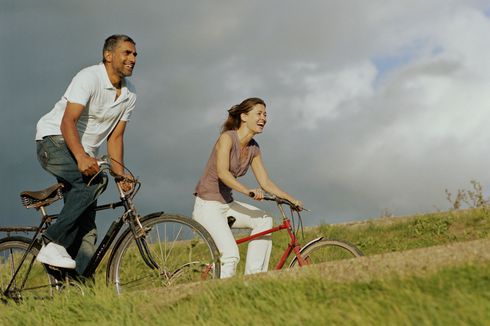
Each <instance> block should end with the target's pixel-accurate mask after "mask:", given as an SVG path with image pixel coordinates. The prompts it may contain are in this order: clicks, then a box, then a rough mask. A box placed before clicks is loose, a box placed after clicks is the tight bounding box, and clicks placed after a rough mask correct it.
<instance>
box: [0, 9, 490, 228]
mask: <svg viewBox="0 0 490 326" xmlns="http://www.w3.org/2000/svg"><path fill="white" fill-rule="evenodd" d="M3 8H4V10H2V13H0V18H1V19H0V40H1V41H2V44H3V45H4V47H5V49H6V50H4V51H2V54H0V56H1V58H2V59H3V60H2V62H3V64H1V65H0V72H1V73H2V76H4V77H3V78H0V86H1V88H0V97H1V98H2V99H3V106H4V109H3V111H2V115H3V118H2V120H1V122H0V127H1V128H0V146H1V148H2V149H3V150H4V154H2V159H1V163H0V164H1V166H0V168H1V171H3V172H2V179H3V183H4V188H3V189H4V190H3V191H2V199H1V200H0V204H1V205H2V207H4V208H5V210H6V215H5V216H15V217H17V216H25V217H23V218H22V219H20V221H21V222H23V223H28V222H29V221H31V219H29V217H28V216H32V215H28V214H26V212H25V211H24V210H22V208H21V207H20V205H18V204H16V202H17V200H18V198H17V196H18V192H20V191H21V190H26V189H29V188H31V189H32V188H42V187H43V186H44V185H46V186H47V185H49V183H50V182H54V179H52V178H51V177H50V176H49V175H48V174H47V173H45V172H44V171H42V170H41V169H40V167H39V166H38V164H37V162H36V158H35V152H34V142H33V137H34V132H35V130H34V128H35V124H36V122H37V120H38V119H39V117H40V116H41V115H42V114H44V113H45V112H47V111H48V110H49V109H50V108H51V107H52V106H53V105H54V103H55V102H56V100H57V99H58V98H59V97H60V96H61V95H62V94H63V92H64V89H65V88H66V86H67V85H68V82H69V80H70V79H71V78H72V77H73V75H74V74H75V73H76V72H77V71H78V70H79V69H80V68H82V67H84V66H86V65H90V64H94V63H96V62H97V61H98V60H100V51H101V49H100V48H101V46H102V41H103V39H104V38H105V37H106V36H107V35H110V34H112V33H115V32H117V33H119V32H122V33H128V34H129V35H131V36H132V37H133V38H134V39H135V40H136V43H137V48H138V52H139V58H138V63H137V66H136V69H135V73H134V76H133V77H132V81H133V83H134V84H135V85H136V87H137V90H138V107H137V111H136V112H135V114H134V117H133V120H132V121H131V123H130V124H129V126H128V131H127V132H128V134H127V137H126V138H127V140H126V144H127V150H126V155H127V159H126V162H127V163H128V165H129V166H130V168H132V170H134V171H135V173H136V174H137V175H139V176H140V177H141V179H142V181H143V188H142V190H141V193H140V195H139V196H138V199H137V204H138V207H140V211H141V212H142V213H145V212H146V213H149V212H151V211H153V210H161V209H164V210H167V211H172V212H180V213H182V214H185V215H189V214H190V211H191V210H192V200H193V197H192V195H191V193H192V191H193V188H194V185H195V183H196V182H197V179H198V178H199V176H200V173H201V171H202V169H203V167H204V164H205V162H206V160H207V158H208V155H209V152H210V150H211V148H212V146H213V144H214V141H215V139H216V137H217V135H218V132H219V127H220V124H221V123H222V121H223V120H224V118H225V117H226V109H228V108H229V107H230V106H231V105H233V104H235V103H237V102H240V101H241V100H242V99H244V98H245V97H249V96H260V97H263V98H264V99H265V100H266V102H267V104H268V116H269V121H268V125H267V127H266V131H265V133H264V134H263V135H260V136H258V138H257V140H258V141H259V143H260V145H261V147H262V149H263V151H264V154H263V155H264V161H265V162H266V165H267V166H268V169H269V173H270V175H271V176H272V177H273V179H274V180H275V181H276V182H277V183H278V184H279V185H281V186H282V187H284V188H285V189H286V190H287V191H289V192H291V193H292V194H294V195H297V196H298V197H300V198H302V199H303V200H304V201H305V203H306V205H307V206H309V207H310V208H311V210H312V213H311V214H310V216H309V217H308V220H307V224H316V223H319V222H323V221H328V222H334V221H345V220H349V219H359V218H367V217H373V216H377V215H379V214H380V213H381V212H383V211H384V210H385V209H389V210H390V211H392V212H393V213H395V214H409V213H417V212H422V211H428V210H433V209H435V208H441V209H444V208H445V207H448V203H446V200H445V194H444V189H445V188H449V189H455V188H461V187H465V186H467V185H469V180H472V179H478V180H479V181H481V183H482V184H483V186H484V187H485V185H487V184H489V183H490V178H489V177H488V176H487V173H486V153H487V152H488V150H489V148H488V147H489V145H488V141H486V140H487V139H488V138H489V136H490V135H489V134H488V133H489V131H487V130H488V128H486V121H489V118H490V117H489V114H490V113H488V112H490V111H489V110H488V106H489V104H490V103H488V102H489V100H488V99H487V98H488V96H487V92H488V89H489V86H490V85H489V84H490V77H489V76H490V73H489V72H490V71H489V70H490V62H489V61H488V59H487V55H486V53H488V52H489V51H488V50H489V48H488V47H489V44H490V43H489V42H487V41H486V39H487V35H489V32H490V21H489V18H488V14H486V13H488V9H489V7H488V5H487V4H486V3H485V1H458V0H450V1H442V0H431V1H422V0H415V1H410V2H391V3H387V2H386V1H369V2H366V1H348V2H325V1H309V2H308V3H307V4H305V3H303V2H297V1H283V2H281V5H278V3H277V2H268V1H265V2H264V1H260V2H259V1H247V2H240V3H238V2H226V3H223V2H215V1H206V2H198V3H192V4H191V3H186V2H169V1H164V2H160V1H150V0H147V1H142V2H140V3H137V4H136V3H133V2H131V1H117V2H116V1H105V2H102V3H99V2H98V1H84V2H83V3H82V2H75V1H65V2H63V4H58V3H55V2H54V1H51V2H50V1H47V2H46V1H45V2H43V5H42V6H41V5H39V3H38V2H37V1H23V2H22V3H20V2H16V1H7V4H6V6H5V7H3ZM94 8H96V9H97V10H95V9H94ZM6 76H8V78H7V77H6ZM244 182H246V183H247V184H252V183H253V178H250V177H248V178H246V179H245V181H244ZM112 196H113V194H112ZM107 198H111V193H108V194H107ZM2 219H3V220H2V223H6V221H7V220H9V221H11V220H12V218H11V217H2ZM101 223H107V222H106V221H105V220H104V221H101Z"/></svg>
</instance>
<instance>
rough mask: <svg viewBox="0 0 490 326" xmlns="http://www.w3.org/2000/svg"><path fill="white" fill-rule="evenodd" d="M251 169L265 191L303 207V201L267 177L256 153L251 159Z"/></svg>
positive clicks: (260, 158)
mask: <svg viewBox="0 0 490 326" xmlns="http://www.w3.org/2000/svg"><path fill="white" fill-rule="evenodd" d="M251 166H252V170H253V172H254V174H255V178H256V179H257V182H258V183H259V185H260V186H261V187H262V189H264V190H265V191H267V192H268V193H271V194H273V195H275V196H277V197H280V198H284V199H287V200H289V201H290V202H292V203H293V204H295V205H296V206H299V207H303V203H302V202H301V201H300V200H298V199H296V198H294V197H293V196H291V195H290V194H288V193H287V192H285V191H284V190H282V189H281V188H279V187H278V186H277V185H276V184H275V183H274V182H272V180H271V179H269V175H268V174H267V171H266V169H265V166H264V163H263V162H262V157H261V155H260V154H259V155H257V156H255V157H254V158H253V159H252V164H251Z"/></svg>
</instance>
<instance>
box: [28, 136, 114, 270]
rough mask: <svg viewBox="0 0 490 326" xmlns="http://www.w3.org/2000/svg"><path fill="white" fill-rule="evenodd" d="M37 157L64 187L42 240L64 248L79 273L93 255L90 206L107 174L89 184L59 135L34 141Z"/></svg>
mask: <svg viewBox="0 0 490 326" xmlns="http://www.w3.org/2000/svg"><path fill="white" fill-rule="evenodd" d="M36 145H37V157H38V160H39V163H41V166H42V167H43V169H45V170H46V171H48V172H49V173H51V174H52V175H54V176H55V177H56V179H57V180H58V182H61V183H63V184H64V185H65V188H64V191H65V192H64V194H63V195H64V196H63V197H64V198H63V199H64V202H65V203H64V205H63V209H62V210H61V212H60V213H59V215H58V218H57V219H56V223H53V224H51V226H50V227H49V228H48V229H47V230H46V232H45V233H44V235H43V236H44V237H46V238H47V239H48V240H50V241H53V242H55V243H57V244H59V245H61V246H63V247H65V248H66V250H67V251H68V253H69V254H70V255H71V256H72V257H75V261H76V264H77V267H76V271H77V272H78V273H80V274H81V273H83V271H84V270H85V267H86V266H87V264H88V262H89V261H90V259H91V258H92V255H93V254H94V252H95V243H96V241H97V228H96V225H95V211H94V209H93V208H94V207H95V206H96V205H97V198H98V197H99V196H100V195H101V194H102V192H104V190H105V189H106V186H107V175H106V174H105V173H100V174H99V175H98V176H97V177H96V178H95V179H94V180H92V182H91V183H90V185H88V182H89V180H90V179H91V177H86V176H84V175H83V174H82V173H81V172H80V170H78V165H77V162H76V160H75V158H74V157H73V155H72V154H71V152H70V150H69V149H68V147H67V146H66V143H65V141H64V139H63V137H62V136H47V137H44V138H43V140H39V141H37V142H36Z"/></svg>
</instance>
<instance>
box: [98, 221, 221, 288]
mask: <svg viewBox="0 0 490 326" xmlns="http://www.w3.org/2000/svg"><path fill="white" fill-rule="evenodd" d="M141 224H142V226H143V229H144V230H145V233H146V235H145V236H144V237H143V239H144V242H145V243H146V245H147V247H148V249H149V250H148V251H149V253H150V255H149V256H150V257H151V258H152V259H153V260H154V261H155V262H156V263H157V265H158V268H151V267H149V266H148V265H147V264H146V263H145V261H144V260H143V259H142V256H141V254H140V250H139V249H138V246H137V242H136V241H135V239H134V236H133V234H132V233H131V232H130V231H129V230H128V231H126V233H125V234H124V235H123V236H122V237H121V239H122V240H120V241H119V242H118V244H117V245H116V246H115V248H114V252H113V254H112V255H111V258H110V260H109V265H108V270H107V281H108V284H114V285H115V287H116V291H117V293H122V292H126V291H133V290H143V289H148V288H155V287H162V286H163V287H166V286H172V285H175V284H183V283H189V282H197V281H202V280H207V279H213V278H219V275H220V264H219V252H218V249H217V248H216V245H215V243H214V241H213V239H212V238H211V236H210V235H209V233H208V232H207V231H206V230H205V229H204V228H203V227H202V226H201V225H200V224H199V223H197V222H196V221H194V220H192V219H190V218H186V217H182V216H175V215H165V214H159V215H156V214H155V215H149V216H147V217H145V218H143V219H141Z"/></svg>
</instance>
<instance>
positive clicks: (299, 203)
mask: <svg viewBox="0 0 490 326" xmlns="http://www.w3.org/2000/svg"><path fill="white" fill-rule="evenodd" d="M290 202H291V203H293V205H294V207H295V208H296V209H297V210H298V211H302V210H303V209H304V203H303V202H302V201H301V200H298V199H295V198H293V200H290Z"/></svg>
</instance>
